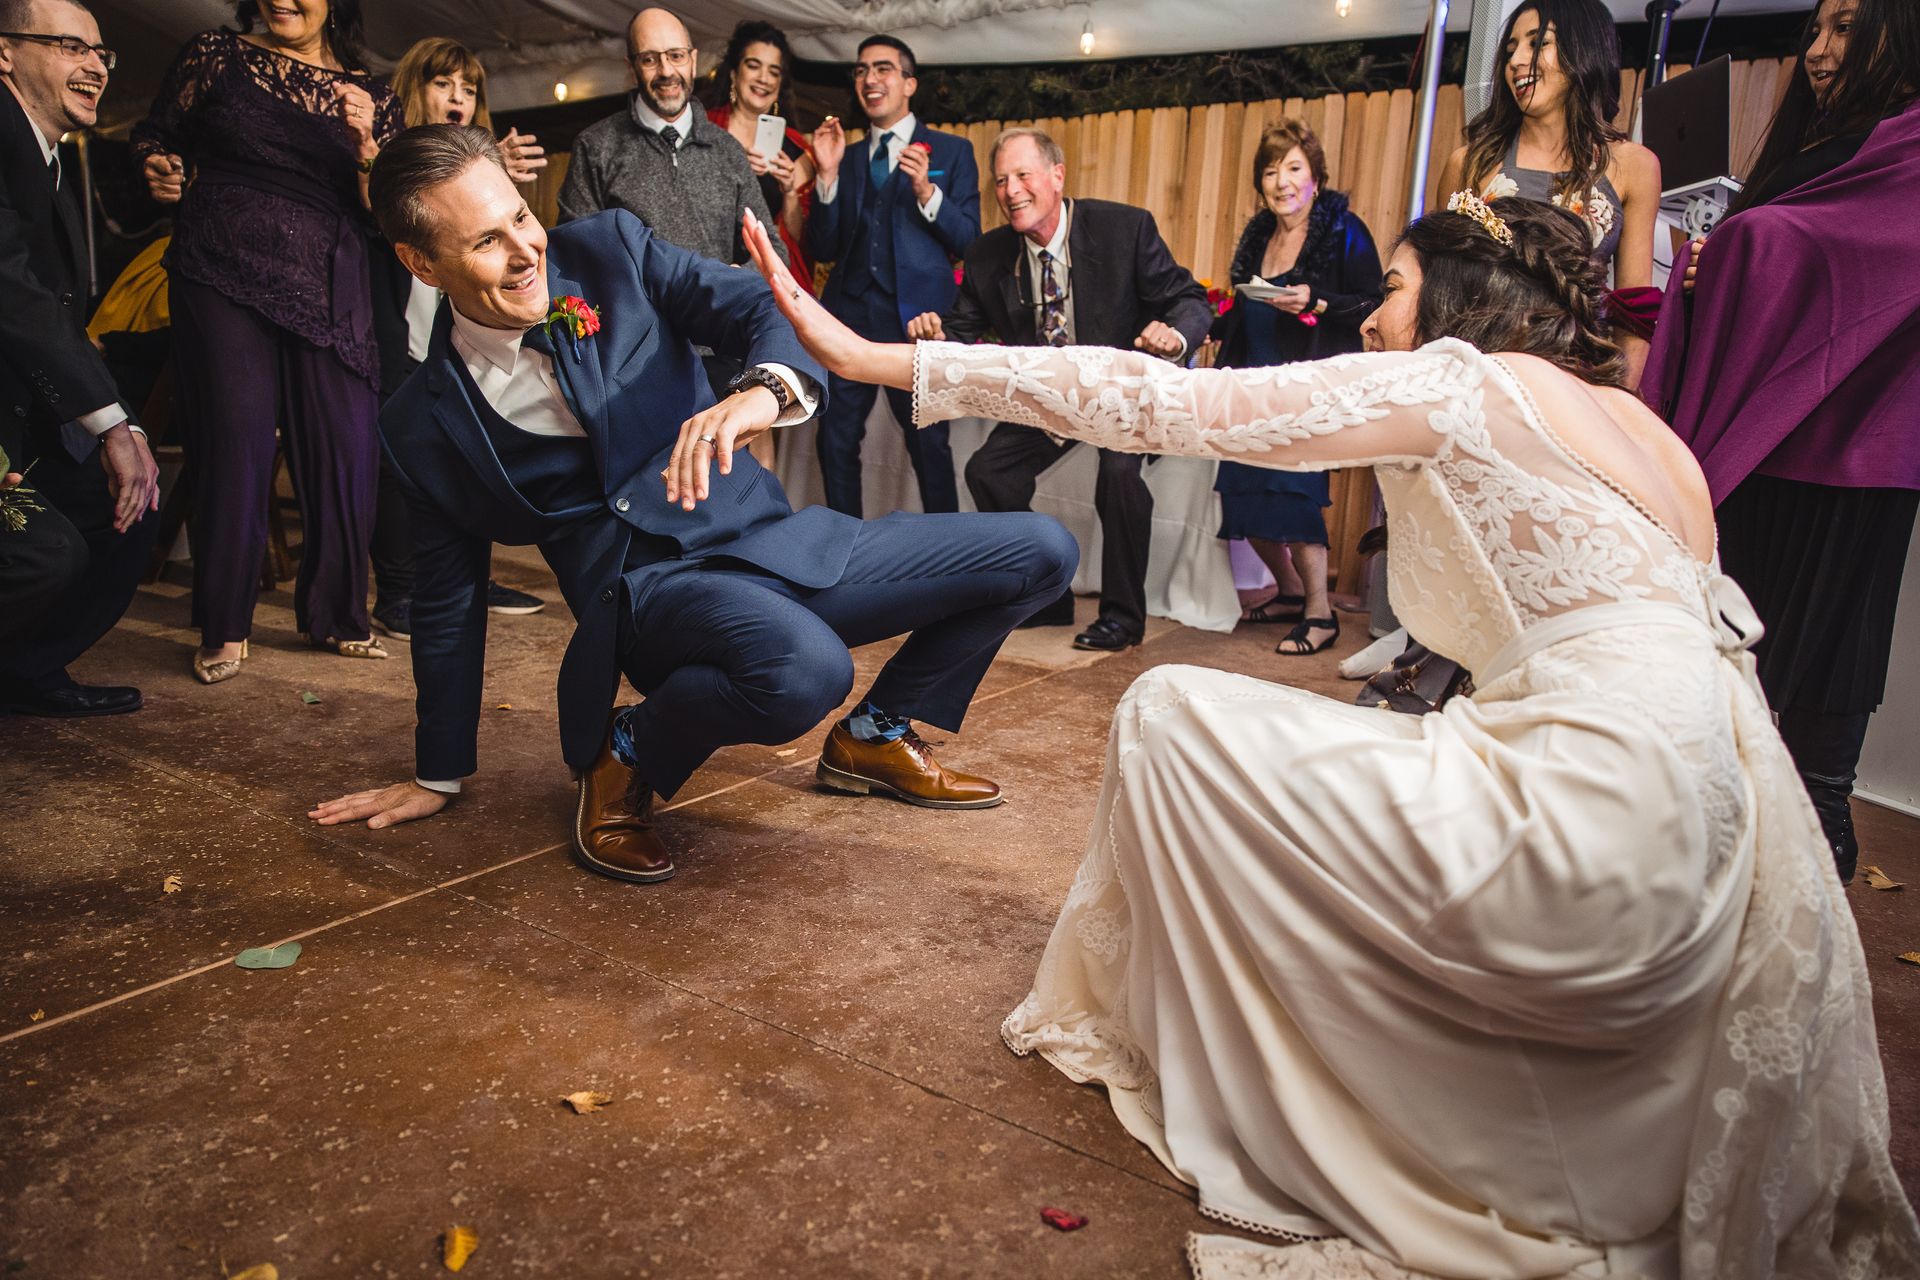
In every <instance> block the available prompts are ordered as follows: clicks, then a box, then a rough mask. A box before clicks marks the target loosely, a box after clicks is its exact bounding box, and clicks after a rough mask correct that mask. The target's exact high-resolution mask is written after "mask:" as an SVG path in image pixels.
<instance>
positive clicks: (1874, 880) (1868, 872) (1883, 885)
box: [1861, 867, 1906, 889]
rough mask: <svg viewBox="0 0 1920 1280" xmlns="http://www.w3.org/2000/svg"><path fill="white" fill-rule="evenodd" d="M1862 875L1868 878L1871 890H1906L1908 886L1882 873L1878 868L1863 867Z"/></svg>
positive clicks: (1868, 885)
mask: <svg viewBox="0 0 1920 1280" xmlns="http://www.w3.org/2000/svg"><path fill="white" fill-rule="evenodd" d="M1861 874H1862V875H1864V876H1866V878H1867V888H1869V889H1904V888H1906V885H1904V884H1902V883H1901V882H1900V881H1898V880H1895V879H1894V878H1893V877H1892V876H1890V875H1888V874H1887V873H1886V872H1884V871H1882V870H1881V869H1880V868H1878V867H1863V868H1862V869H1861Z"/></svg>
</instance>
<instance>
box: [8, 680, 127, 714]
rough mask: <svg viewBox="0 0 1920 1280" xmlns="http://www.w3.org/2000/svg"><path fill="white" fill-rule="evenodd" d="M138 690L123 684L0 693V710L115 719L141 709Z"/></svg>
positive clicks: (15, 690) (87, 685)
mask: <svg viewBox="0 0 1920 1280" xmlns="http://www.w3.org/2000/svg"><path fill="white" fill-rule="evenodd" d="M140 702H141V699H140V691H139V690H138V689H133V688H129V687H128V686H126V685H123V684H66V685H61V686H59V687H58V688H54V689H11V690H9V691H7V692H6V693H0V711H11V712H12V713H13V714H14V715H17V716H52V717H55V718H60V719H73V718H75V717H78V716H118V715H125V714H126V713H127V712H129V711H138V710H139V709H140Z"/></svg>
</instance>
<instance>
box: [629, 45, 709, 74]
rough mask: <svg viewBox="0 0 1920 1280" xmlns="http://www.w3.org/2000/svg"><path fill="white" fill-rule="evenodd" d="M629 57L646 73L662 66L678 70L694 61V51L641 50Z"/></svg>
mask: <svg viewBox="0 0 1920 1280" xmlns="http://www.w3.org/2000/svg"><path fill="white" fill-rule="evenodd" d="M629 56H630V57H632V59H633V61H634V65H636V66H638V67H640V68H641V69H642V70H644V71H652V70H654V69H655V68H658V67H661V66H668V67H673V68H675V69H676V70H677V69H679V68H681V67H684V66H686V65H687V64H688V63H689V62H692V61H693V50H691V49H641V50H639V51H638V52H636V53H633V54H631V55H629Z"/></svg>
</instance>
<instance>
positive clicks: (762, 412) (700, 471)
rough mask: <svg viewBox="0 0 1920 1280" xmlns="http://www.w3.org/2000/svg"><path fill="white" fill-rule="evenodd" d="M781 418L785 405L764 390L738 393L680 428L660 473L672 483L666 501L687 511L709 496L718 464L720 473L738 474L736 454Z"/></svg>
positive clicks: (745, 390)
mask: <svg viewBox="0 0 1920 1280" xmlns="http://www.w3.org/2000/svg"><path fill="white" fill-rule="evenodd" d="M779 416H780V402H779V401H778V400H776V399H775V398H774V395H773V392H771V391H769V390H767V389H766V388H765V387H747V388H745V389H743V390H740V391H736V392H734V393H733V394H732V395H730V396H728V397H727V398H726V399H725V400H722V401H721V402H720V403H719V404H717V405H715V406H713V408H711V409H705V410H702V411H701V412H699V413H696V414H694V415H693V416H692V417H691V418H688V419H687V420H686V421H685V422H683V423H682V424H680V438H679V439H678V440H676V441H675V442H674V445H673V456H672V457H671V458H669V459H668V460H667V469H666V470H665V471H663V472H662V473H661V474H662V475H664V476H665V477H666V479H667V501H668V502H677V503H679V504H680V506H681V507H682V508H683V509H685V510H687V511H691V510H693V504H694V503H696V502H701V501H704V500H705V499H706V496H707V480H708V478H709V477H710V475H711V474H712V471H711V468H712V466H713V463H714V461H715V459H716V458H717V459H718V460H719V463H720V474H721V475H723V476H724V475H731V474H732V473H733V451H734V450H735V449H736V448H739V447H741V446H742V445H745V444H747V443H749V442H751V441H752V440H753V439H754V437H756V436H758V435H760V434H761V433H762V432H765V431H766V430H767V429H768V428H770V427H772V426H773V424H774V421H775V420H776V419H777V418H779Z"/></svg>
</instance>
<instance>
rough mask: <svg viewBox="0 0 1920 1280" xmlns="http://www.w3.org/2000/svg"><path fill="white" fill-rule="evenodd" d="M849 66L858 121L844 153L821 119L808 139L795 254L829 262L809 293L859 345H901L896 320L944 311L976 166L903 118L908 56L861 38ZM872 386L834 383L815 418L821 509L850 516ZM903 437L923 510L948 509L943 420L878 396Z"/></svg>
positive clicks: (911, 83) (971, 220)
mask: <svg viewBox="0 0 1920 1280" xmlns="http://www.w3.org/2000/svg"><path fill="white" fill-rule="evenodd" d="M858 59H859V60H858V61H857V62H855V64H854V67H853V89H854V92H855V94H857V95H858V96H859V99H860V106H861V108H862V109H863V110H864V111H865V112H866V114H867V136H866V140H865V142H863V143H862V144H861V145H860V146H859V147H856V148H855V149H854V155H853V157H852V158H851V159H852V163H849V164H842V160H843V159H846V158H848V157H847V137H846V133H845V132H844V131H843V130H842V129H841V127H840V121H839V120H838V119H836V118H834V117H832V116H828V117H827V119H826V121H825V122H824V123H823V124H822V125H821V126H820V128H819V129H817V130H815V131H814V135H813V159H814V164H815V165H816V166H817V167H818V170H819V176H818V177H817V178H816V179H815V181H814V188H813V212H812V213H811V214H810V215H809V216H808V218H807V252H809V253H811V254H812V255H813V256H814V257H815V258H817V259H819V260H820V261H822V262H831V263H833V264H834V268H833V273H832V274H831V275H829V276H828V277H827V286H826V290H825V292H824V293H823V294H822V296H821V299H820V300H821V302H823V303H824V304H825V305H826V308H827V310H828V311H831V312H832V313H833V314H834V315H835V316H836V317H838V318H839V319H840V320H841V321H842V322H844V323H845V324H846V325H847V327H848V328H850V329H852V330H853V331H854V332H856V333H858V334H859V335H860V336H861V337H863V338H871V339H873V340H874V341H876V342H905V341H906V337H907V328H906V326H907V321H909V320H911V319H912V318H913V317H915V316H917V315H921V314H922V313H924V312H927V311H939V312H944V311H946V309H947V308H948V307H950V306H952V305H953V295H954V282H953V264H954V261H955V260H956V259H958V258H960V257H961V256H962V255H964V254H965V253H966V251H967V246H968V245H970V244H972V243H973V241H974V239H975V237H977V236H978V235H979V234H980V169H979V166H978V165H977V164H975V163H974V159H973V145H972V144H971V143H969V142H968V141H967V140H966V139H965V138H961V137H957V136H955V135H954V134H951V133H936V132H935V131H934V130H932V129H929V128H927V127H926V126H925V125H923V124H921V123H920V122H919V121H918V120H917V119H915V118H914V114H913V111H912V109H911V104H912V100H913V93H914V90H915V89H916V88H918V87H919V83H920V82H919V80H918V79H916V78H915V71H916V70H917V66H916V64H915V62H914V59H913V50H911V49H909V48H908V47H907V46H906V44H905V42H903V41H900V40H896V39H894V38H893V37H892V36H868V37H867V38H866V39H865V40H863V41H862V42H861V44H860V51H859V55H858ZM878 391H879V388H878V387H872V386H868V385H866V384H865V383H860V382H848V381H847V380H845V379H844V378H840V377H838V376H836V377H834V379H833V383H832V388H831V392H832V393H831V394H830V395H829V396H828V397H827V407H826V410H825V412H823V413H822V414H821V416H820V434H819V437H818V439H819V452H820V471H821V475H822V478H823V479H825V481H826V486H827V505H828V506H830V507H832V508H833V509H834V510H835V511H844V512H846V513H847V514H848V515H855V516H857V515H859V514H860V439H861V437H862V436H864V435H865V434H866V429H867V415H868V414H869V413H871V412H872V411H873V400H874V395H875V393H876V392H878ZM887 400H888V402H889V403H890V404H891V405H892V406H893V416H894V417H895V418H896V419H898V420H899V423H900V427H901V429H902V430H903V431H904V432H905V433H906V440H907V456H908V457H909V458H911V459H912V460H913V471H914V475H915V476H916V477H918V479H919V481H920V504H921V506H922V507H923V508H925V509H926V510H928V511H958V510H959V509H960V494H959V488H958V486H957V484H956V483H955V481H954V475H953V450H952V448H951V447H950V446H949V445H948V444H947V424H946V423H944V422H940V423H935V424H934V425H932V426H929V427H923V428H921V429H920V430H918V431H916V430H914V429H913V425H912V423H913V418H912V416H911V415H912V400H911V398H910V397H909V396H908V395H907V394H906V393H905V392H904V391H893V390H889V391H888V392H887Z"/></svg>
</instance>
